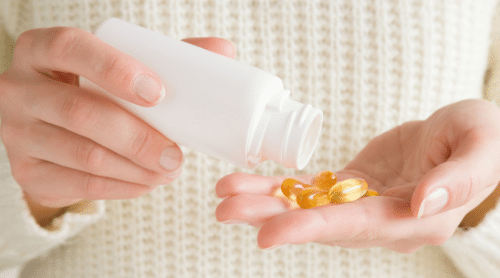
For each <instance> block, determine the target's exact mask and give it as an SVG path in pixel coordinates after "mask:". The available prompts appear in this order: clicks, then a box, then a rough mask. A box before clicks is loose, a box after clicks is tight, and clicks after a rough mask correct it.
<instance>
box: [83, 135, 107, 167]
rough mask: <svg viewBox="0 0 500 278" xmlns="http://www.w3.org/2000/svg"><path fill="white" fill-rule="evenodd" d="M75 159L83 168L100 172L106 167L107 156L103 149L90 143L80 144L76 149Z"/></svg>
mask: <svg viewBox="0 0 500 278" xmlns="http://www.w3.org/2000/svg"><path fill="white" fill-rule="evenodd" d="M75 156H76V159H77V161H79V163H80V164H81V165H83V166H84V168H87V169H89V170H92V171H100V170H102V168H103V167H104V166H105V165H107V162H108V160H109V159H108V158H109V154H108V152H107V151H106V149H104V148H103V147H101V146H99V145H98V144H96V143H94V142H92V143H88V142H84V143H80V144H78V145H77V147H76V154H75Z"/></svg>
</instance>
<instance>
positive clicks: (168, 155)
mask: <svg viewBox="0 0 500 278" xmlns="http://www.w3.org/2000/svg"><path fill="white" fill-rule="evenodd" d="M181 164H182V152H181V150H180V149H179V148H178V147H177V146H175V145H172V146H168V147H167V148H166V149H165V150H164V151H163V154H162V155H161V158H160V165H161V167H163V168H165V169H166V170H170V171H173V170H175V169H177V168H179V167H180V166H181Z"/></svg>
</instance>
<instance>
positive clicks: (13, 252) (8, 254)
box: [0, 143, 104, 271]
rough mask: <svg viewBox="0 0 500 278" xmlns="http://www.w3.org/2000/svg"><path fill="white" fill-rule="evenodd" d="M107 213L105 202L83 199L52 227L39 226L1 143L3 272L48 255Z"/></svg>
mask: <svg viewBox="0 0 500 278" xmlns="http://www.w3.org/2000/svg"><path fill="white" fill-rule="evenodd" d="M103 215H104V201H82V202H80V203H78V204H75V205H72V206H71V207H70V208H69V209H68V210H67V212H66V213H65V214H63V215H61V216H60V217H58V218H56V219H55V220H54V221H53V222H52V223H51V225H49V226H48V227H44V228H42V227H41V226H39V225H38V224H37V222H36V221H35V219H34V218H33V217H32V215H31V213H30V210H29V208H28V206H27V204H26V202H25V201H24V199H23V193H22V189H21V187H20V186H19V185H18V184H17V182H16V181H15V180H14V178H13V177H12V175H11V171H10V164H9V160H8V159H7V154H6V150H5V147H4V146H3V144H1V143H0V271H1V270H3V269H7V268H10V267H15V266H18V265H21V264H22V263H24V262H27V261H29V260H31V259H33V258H35V257H38V256H41V255H44V254H46V253H47V252H48V250H50V249H51V248H54V247H55V246H57V245H60V244H64V243H65V242H66V241H67V240H68V239H70V238H71V237H73V236H75V235H76V234H77V233H78V232H80V231H81V230H82V229H83V228H84V227H86V226H88V225H90V224H92V223H94V222H95V221H96V220H98V219H99V218H100V217H102V216H103Z"/></svg>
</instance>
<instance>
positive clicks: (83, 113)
mask: <svg viewBox="0 0 500 278" xmlns="http://www.w3.org/2000/svg"><path fill="white" fill-rule="evenodd" d="M95 109H96V108H95V104H94V103H93V102H92V101H90V100H88V99H87V98H84V97H82V96H80V95H77V94H73V95H70V96H68V97H67V98H66V99H65V100H64V102H63V104H62V107H61V114H62V118H63V119H65V121H66V122H67V124H68V125H69V126H70V127H73V128H77V127H81V126H82V125H83V126H85V125H87V124H88V123H89V122H93V119H95V115H94V112H95Z"/></svg>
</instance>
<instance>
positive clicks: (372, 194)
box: [363, 189, 379, 197]
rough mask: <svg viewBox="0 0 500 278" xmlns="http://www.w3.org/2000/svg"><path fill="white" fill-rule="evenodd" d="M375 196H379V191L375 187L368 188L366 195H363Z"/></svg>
mask: <svg viewBox="0 0 500 278" xmlns="http://www.w3.org/2000/svg"><path fill="white" fill-rule="evenodd" d="M373 196H379V194H378V192H377V191H375V190H373V189H368V190H367V191H366V193H365V195H363V197H373Z"/></svg>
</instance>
